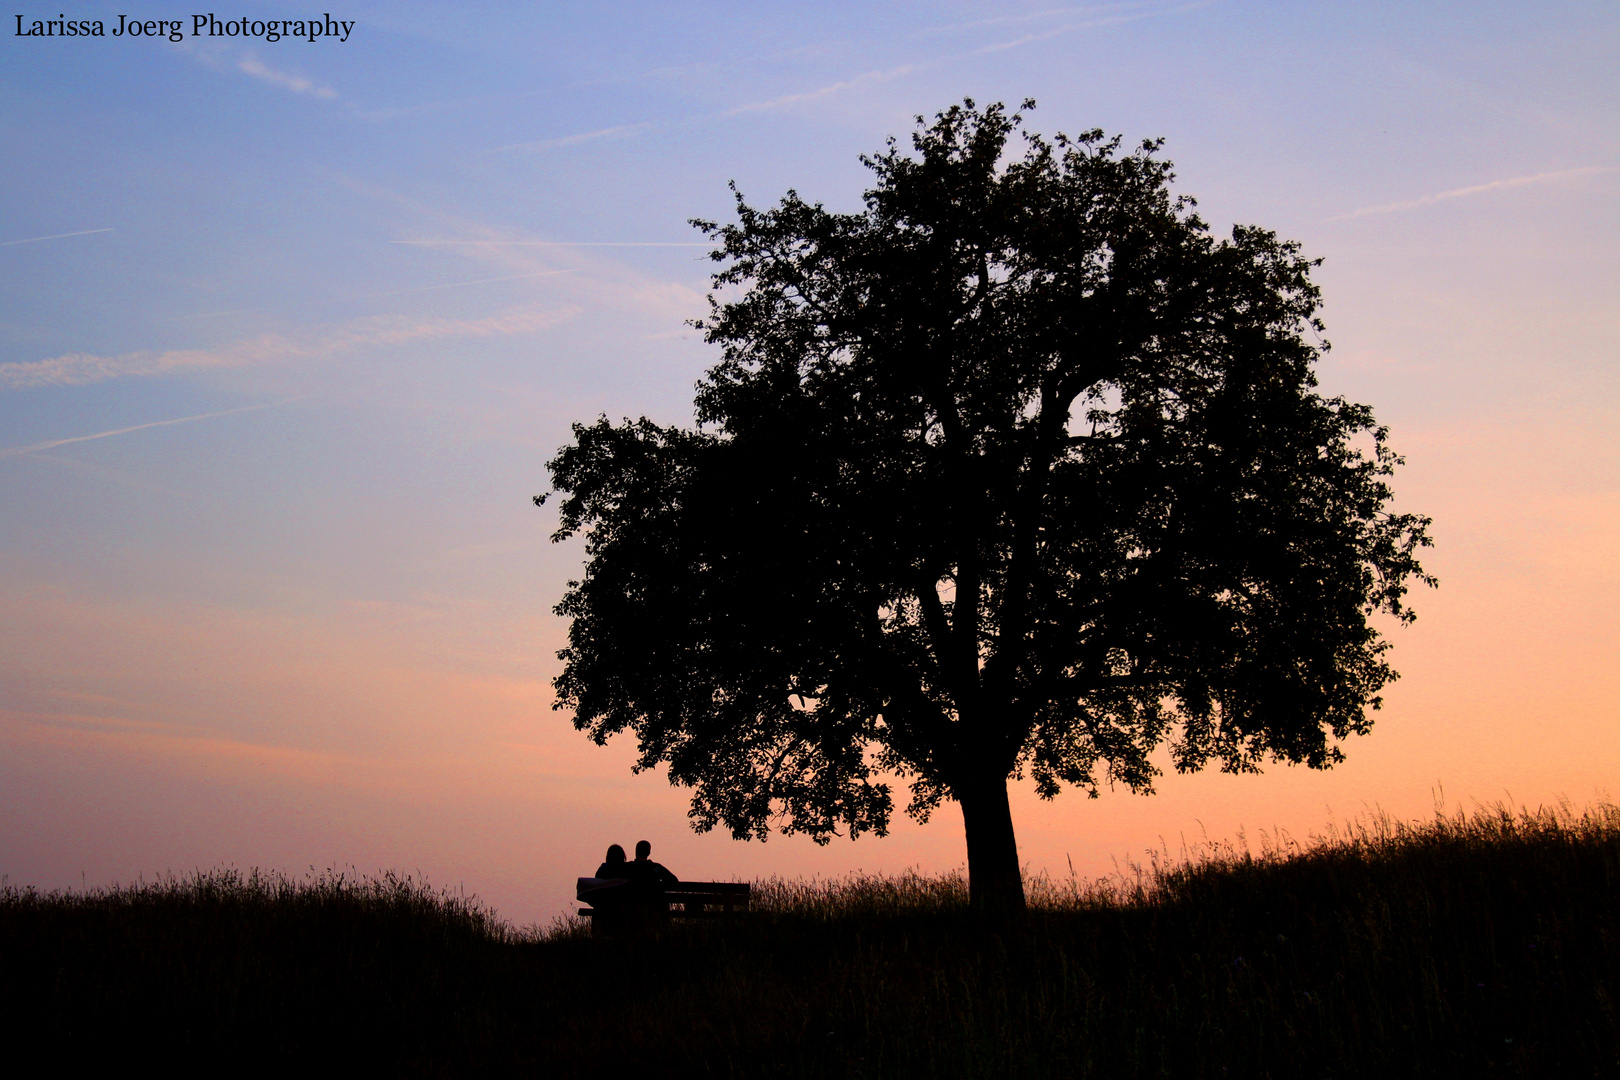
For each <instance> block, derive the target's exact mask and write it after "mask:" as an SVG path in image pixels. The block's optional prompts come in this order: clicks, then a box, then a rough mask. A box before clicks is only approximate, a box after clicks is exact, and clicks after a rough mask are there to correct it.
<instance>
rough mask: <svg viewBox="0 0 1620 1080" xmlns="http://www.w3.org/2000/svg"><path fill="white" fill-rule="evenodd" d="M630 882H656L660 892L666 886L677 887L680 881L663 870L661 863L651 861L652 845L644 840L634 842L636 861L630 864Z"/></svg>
mask: <svg viewBox="0 0 1620 1080" xmlns="http://www.w3.org/2000/svg"><path fill="white" fill-rule="evenodd" d="M630 873H631V875H632V876H631V880H632V881H638V882H656V883H657V884H658V888H659V891H660V892H662V891H663V889H664V887H665V886H666V885H679V884H680V883H681V879H680V878H678V877H676V876H675V875H674V874H672V873H670V872H669V871H668V870H666V869H664V866H663V864H662V863H655V862H653V861H652V845H651V844H649V843H648V842H647V841H645V840H637V841H636V861H635V862H633V863H631V864H630Z"/></svg>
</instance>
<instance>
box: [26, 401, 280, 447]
mask: <svg viewBox="0 0 1620 1080" xmlns="http://www.w3.org/2000/svg"><path fill="white" fill-rule="evenodd" d="M309 396H310V395H308V394H300V395H299V396H298V397H290V398H283V399H282V400H280V401H266V402H264V403H263V404H260V405H244V406H242V407H241V408H240V409H222V410H220V411H219V412H208V413H198V414H197V415H196V416H180V417H176V418H175V419H173V420H153V421H152V422H151V423H149V424H135V425H134V426H132V427H123V428H117V429H115V430H113V431H98V432H96V433H95V434H94V435H75V436H73V437H72V438H68V439H48V440H46V441H45V442H38V443H34V444H33V445H32V446H9V447H5V448H0V458H6V457H17V456H19V455H21V454H32V453H35V452H37V451H40V450H51V449H54V448H56V447H58V446H66V445H68V444H69V443H79V442H89V441H90V440H91V439H108V438H111V437H112V436H114V435H128V434H129V433H130V432H132V431H145V430H146V429H147V428H155V427H167V426H169V425H170V424H189V423H190V422H191V421H193V420H208V419H212V418H213V417H216V416H233V415H235V414H236V413H245V412H254V411H255V410H258V409H270V408H274V407H275V406H277V405H289V404H291V403H292V402H294V401H302V400H304V398H307V397H309Z"/></svg>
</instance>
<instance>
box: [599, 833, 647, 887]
mask: <svg viewBox="0 0 1620 1080" xmlns="http://www.w3.org/2000/svg"><path fill="white" fill-rule="evenodd" d="M646 842H647V841H645V840H643V841H642V842H641V843H643V844H645V843H646ZM647 850H649V851H651V850H652V849H651V847H649V848H648V849H647ZM636 857H637V858H640V857H641V847H640V845H637V846H636ZM654 865H656V864H654ZM659 869H663V867H659ZM596 876H597V877H599V878H626V879H628V878H629V877H630V864H629V863H628V862H626V861H625V858H624V848H622V847H620V846H619V845H618V844H610V845H608V849H607V862H605V863H603V864H602V865H601V866H598V867H597V868H596Z"/></svg>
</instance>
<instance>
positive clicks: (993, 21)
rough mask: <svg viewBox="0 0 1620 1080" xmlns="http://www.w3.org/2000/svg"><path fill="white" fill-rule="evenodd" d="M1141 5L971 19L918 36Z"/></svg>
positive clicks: (1078, 8) (1083, 8)
mask: <svg viewBox="0 0 1620 1080" xmlns="http://www.w3.org/2000/svg"><path fill="white" fill-rule="evenodd" d="M1142 6H1143V5H1141V4H1096V5H1091V6H1087V7H1059V8H1047V9H1045V10H1044V11H1024V12H1019V13H1018V14H1016V15H993V16H991V17H989V18H985V19H972V20H970V21H968V22H959V23H947V24H945V25H944V26H929V27H925V28H924V29H922V30H918V31H917V32H916V33H917V34H918V35H929V34H951V33H955V32H956V31H959V30H979V29H983V28H984V27H986V26H1006V25H1008V24H1010V23H1029V22H1039V21H1040V20H1041V19H1057V18H1062V17H1064V16H1067V15H1101V14H1103V13H1105V12H1115V11H1129V10H1130V9H1132V8H1140V7H1142Z"/></svg>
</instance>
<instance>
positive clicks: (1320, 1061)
mask: <svg viewBox="0 0 1620 1080" xmlns="http://www.w3.org/2000/svg"><path fill="white" fill-rule="evenodd" d="M1617 890H1620V808H1617V807H1615V806H1613V805H1608V804H1604V805H1600V806H1597V807H1595V808H1592V809H1590V810H1586V811H1582V812H1577V811H1575V810H1573V809H1572V808H1570V807H1568V806H1567V805H1566V806H1562V807H1555V808H1552V809H1548V810H1537V811H1522V810H1520V811H1513V810H1509V809H1506V808H1503V807H1493V808H1487V809H1485V810H1481V811H1478V812H1476V813H1473V814H1466V815H1465V814H1452V815H1444V816H1437V817H1436V818H1435V819H1433V820H1431V821H1428V822H1424V823H1420V824H1407V823H1402V822H1397V821H1394V820H1391V819H1389V818H1388V817H1383V816H1371V817H1367V818H1363V819H1361V820H1359V821H1357V822H1354V823H1352V824H1350V825H1348V826H1345V827H1342V828H1340V829H1338V830H1335V831H1332V832H1330V833H1328V834H1326V835H1324V836H1320V837H1315V838H1312V839H1310V840H1308V841H1305V842H1302V843H1293V842H1286V841H1276V842H1271V843H1268V844H1266V845H1264V846H1263V847H1262V850H1260V851H1259V852H1258V853H1255V852H1251V851H1249V850H1248V849H1247V847H1246V846H1245V845H1243V844H1241V843H1231V844H1222V845H1206V846H1205V847H1203V848H1201V849H1198V850H1195V851H1191V852H1188V853H1185V854H1184V855H1183V856H1181V857H1176V858H1171V857H1169V856H1168V855H1165V854H1161V855H1160V856H1158V857H1155V858H1150V859H1149V860H1148V861H1147V862H1146V863H1145V864H1143V865H1130V864H1127V865H1126V866H1125V867H1124V868H1123V870H1122V872H1120V873H1118V874H1116V875H1114V876H1112V877H1110V878H1105V879H1101V880H1083V879H1079V878H1075V877H1070V878H1066V879H1058V880H1051V879H1045V878H1040V879H1036V880H1032V881H1031V882H1029V893H1030V897H1031V909H1030V911H1029V913H1028V915H1027V916H1026V917H1024V918H1022V919H1016V920H1010V921H999V922H992V921H986V920H983V919H981V918H979V917H977V916H976V915H975V914H974V913H973V912H972V911H971V910H970V909H969V907H968V905H967V889H966V882H965V880H964V879H963V878H962V877H961V876H960V875H945V876H942V877H930V876H924V875H919V874H905V875H900V876H896V877H879V876H853V877H848V878H842V879H832V880H816V881H789V880H782V879H771V880H767V881H761V882H757V883H755V889H754V904H755V910H754V911H753V912H752V913H750V914H749V915H748V916H747V917H745V918H741V919H738V920H734V921H717V922H713V923H705V924H694V925H690V926H687V925H676V926H673V927H671V928H670V929H669V930H668V931H667V932H663V933H661V934H659V935H657V936H650V937H645V936H644V937H630V938H622V939H618V940H594V939H592V938H591V937H590V936H589V932H588V928H587V927H586V926H585V924H584V923H583V921H582V920H578V919H561V920H558V921H557V922H556V923H554V924H553V925H552V926H551V927H550V928H548V929H544V930H541V929H537V928H529V929H527V930H522V931H519V930H515V929H513V928H511V927H509V926H507V925H506V924H504V923H503V922H501V921H500V920H499V919H497V918H496V917H495V916H494V915H493V914H492V913H491V912H490V911H489V910H488V909H487V908H485V907H484V906H482V905H481V904H479V903H478V902H477V901H476V899H474V898H470V897H465V896H462V895H459V894H453V893H447V892H443V891H435V890H433V889H431V888H429V887H428V886H426V885H425V884H423V883H422V882H420V881H417V880H414V879H411V878H402V877H397V876H393V875H384V876H382V877H380V878H361V877H356V876H354V875H345V874H334V873H327V874H322V875H315V876H312V877H307V878H298V879H294V878H288V877H285V876H280V875H265V874H257V873H248V874H241V873H237V872H235V871H220V872H214V873H205V874H199V875H194V876H192V877H190V878H184V879H169V880H164V881H160V882H156V883H151V884H142V885H137V886H133V887H125V888H118V889H107V890H99V891H91V892H75V893H40V892H36V891H33V890H26V889H16V888H8V889H4V890H0V1017H3V1018H4V1020H3V1021H0V1022H3V1023H5V1024H6V1025H8V1026H10V1027H12V1029H13V1030H12V1032H11V1039H12V1045H14V1046H21V1045H27V1044H29V1043H34V1044H37V1045H39V1046H54V1047H66V1048H69V1049H70V1050H71V1052H72V1053H74V1054H77V1055H79V1056H80V1057H81V1058H88V1057H95V1056H98V1055H100V1056H102V1057H103V1058H104V1059H105V1060H108V1061H110V1062H118V1061H121V1060H123V1058H124V1057H125V1056H128V1057H133V1056H136V1055H137V1053H138V1050H139V1048H140V1047H143V1046H148V1045H151V1043H152V1040H153V1039H154V1038H161V1039H165V1040H166V1042H165V1043H164V1045H167V1046H171V1047H175V1048H178V1052H180V1053H182V1054H192V1055H195V1056H196V1058H197V1060H198V1061H209V1060H223V1059H219V1058H218V1056H217V1055H219V1054H221V1053H224V1054H228V1055H241V1054H243V1053H244V1052H248V1053H250V1054H251V1056H250V1057H249V1058H243V1059H240V1060H245V1061H248V1062H249V1063H250V1064H258V1065H262V1066H265V1067H266V1068H269V1067H270V1066H274V1067H276V1068H278V1069H282V1068H285V1067H288V1066H294V1067H310V1066H311V1065H312V1063H314V1062H316V1061H319V1062H322V1063H323V1065H324V1066H326V1067H330V1066H335V1065H339V1064H348V1065H351V1066H357V1067H369V1068H383V1067H386V1068H389V1069H393V1070H395V1071H401V1072H405V1073H407V1074H416V1075H438V1074H445V1075H466V1074H488V1073H494V1074H507V1075H525V1074H533V1073H543V1074H546V1075H552V1074H557V1075H568V1074H570V1073H573V1072H580V1073H592V1072H601V1071H603V1070H604V1069H606V1070H608V1071H612V1070H613V1067H614V1066H617V1065H623V1064H626V1063H633V1062H639V1063H645V1064H647V1065H648V1066H649V1067H651V1068H655V1069H656V1070H657V1071H658V1072H659V1073H660V1074H661V1075H674V1076H736V1075H742V1076H750V1077H754V1076H835V1075H836V1076H843V1075H850V1076H854V1075H860V1076H895V1077H902V1076H919V1077H920V1076H928V1077H934V1076H939V1077H956V1076H960V1077H974V1076H1016V1077H1045V1076H1079V1077H1085V1076H1109V1077H1116V1076H1172V1077H1182V1076H1186V1077H1204V1076H1209V1077H1217V1076H1271V1077H1295V1076H1309V1077H1340V1076H1342V1077H1361V1076H1374V1075H1390V1076H1448V1075H1455V1076H1471V1077H1472V1076H1550V1075H1571V1076H1607V1075H1620V1018H1617V1013H1616V1000H1615V996H1616V993H1617V976H1620V891H1617Z"/></svg>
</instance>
